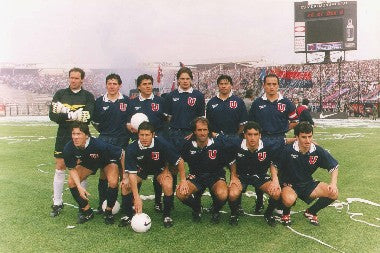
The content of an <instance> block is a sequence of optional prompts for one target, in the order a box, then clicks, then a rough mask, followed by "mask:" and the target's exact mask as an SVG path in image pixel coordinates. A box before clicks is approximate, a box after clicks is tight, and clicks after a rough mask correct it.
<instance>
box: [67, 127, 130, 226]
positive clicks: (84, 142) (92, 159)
mask: <svg viewBox="0 0 380 253" xmlns="http://www.w3.org/2000/svg"><path fill="white" fill-rule="evenodd" d="M71 136H72V140H71V141H69V142H68V143H67V144H66V145H65V148H64V150H63V157H64V160H65V164H66V166H67V167H68V168H69V179H68V185H69V188H70V191H71V194H72V195H73V197H74V199H75V201H76V202H77V203H78V205H79V216H78V223H79V224H80V223H85V222H87V221H89V220H91V219H92V218H93V217H94V212H93V211H92V209H91V207H90V205H89V203H88V196H90V194H89V193H88V192H87V190H86V189H85V188H83V187H82V186H81V184H80V183H81V182H82V181H83V180H85V179H86V178H87V177H88V176H89V175H92V174H95V173H96V171H97V170H98V169H99V168H100V169H102V170H104V174H105V175H106V178H107V181H108V185H109V186H108V190H107V197H106V199H107V207H106V210H105V216H104V222H105V223H106V224H113V223H114V216H113V214H112V208H113V206H114V205H115V202H116V199H117V192H118V182H119V168H118V164H119V163H121V164H123V163H124V151H123V149H122V148H120V147H117V146H114V145H111V144H108V143H106V142H103V141H101V140H99V139H96V138H93V137H91V135H90V131H89V128H88V125H86V124H83V123H75V124H73V126H72V132H71Z"/></svg>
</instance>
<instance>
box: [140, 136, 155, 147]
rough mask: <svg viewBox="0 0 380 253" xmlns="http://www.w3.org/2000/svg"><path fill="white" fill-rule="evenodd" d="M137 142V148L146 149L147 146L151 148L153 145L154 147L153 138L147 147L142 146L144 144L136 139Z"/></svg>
mask: <svg viewBox="0 0 380 253" xmlns="http://www.w3.org/2000/svg"><path fill="white" fill-rule="evenodd" d="M137 144H139V148H140V149H141V150H144V149H148V148H153V147H154V138H153V139H152V143H151V144H150V146H149V147H144V146H143V145H142V144H141V142H140V140H139V141H137Z"/></svg>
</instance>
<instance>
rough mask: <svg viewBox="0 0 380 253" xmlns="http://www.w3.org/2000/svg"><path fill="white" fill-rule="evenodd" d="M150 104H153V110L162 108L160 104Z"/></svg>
mask: <svg viewBox="0 0 380 253" xmlns="http://www.w3.org/2000/svg"><path fill="white" fill-rule="evenodd" d="M150 105H151V106H152V111H154V112H157V111H158V110H160V104H156V103H151V104H150Z"/></svg>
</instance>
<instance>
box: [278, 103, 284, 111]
mask: <svg viewBox="0 0 380 253" xmlns="http://www.w3.org/2000/svg"><path fill="white" fill-rule="evenodd" d="M285 109H286V105H285V104H283V103H278V104H277V110H279V111H280V112H284V111H285Z"/></svg>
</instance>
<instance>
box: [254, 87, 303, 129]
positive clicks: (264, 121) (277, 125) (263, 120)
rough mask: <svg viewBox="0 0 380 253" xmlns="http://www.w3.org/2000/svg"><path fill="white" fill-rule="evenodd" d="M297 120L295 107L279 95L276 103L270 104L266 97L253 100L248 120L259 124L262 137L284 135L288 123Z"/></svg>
mask: <svg viewBox="0 0 380 253" xmlns="http://www.w3.org/2000/svg"><path fill="white" fill-rule="evenodd" d="M296 119H297V113H296V107H295V105H294V104H293V103H292V102H291V101H290V100H289V99H287V98H285V97H283V96H282V95H281V94H279V97H278V99H277V100H276V101H274V102H270V101H269V100H268V99H267V97H266V95H265V94H264V95H263V96H262V97H259V98H257V99H255V101H254V102H253V103H252V106H251V109H250V110H249V120H252V121H255V122H257V123H259V125H260V126H261V128H262V129H263V131H262V135H264V136H265V135H285V133H286V132H287V131H288V130H289V121H293V120H296Z"/></svg>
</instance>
